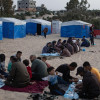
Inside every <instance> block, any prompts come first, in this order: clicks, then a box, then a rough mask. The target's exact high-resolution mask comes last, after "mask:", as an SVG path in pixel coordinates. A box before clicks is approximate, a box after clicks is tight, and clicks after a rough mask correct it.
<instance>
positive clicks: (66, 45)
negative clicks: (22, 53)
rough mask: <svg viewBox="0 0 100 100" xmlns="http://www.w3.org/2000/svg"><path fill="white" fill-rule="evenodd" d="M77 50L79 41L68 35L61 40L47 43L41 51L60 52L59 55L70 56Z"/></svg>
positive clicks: (78, 49)
mask: <svg viewBox="0 0 100 100" xmlns="http://www.w3.org/2000/svg"><path fill="white" fill-rule="evenodd" d="M79 51H80V43H79V41H78V39H75V38H74V37H73V38H72V37H70V38H69V39H68V40H64V41H63V42H62V40H61V39H59V40H58V41H52V42H49V43H47V45H46V46H44V47H43V50H42V53H60V55H61V56H65V57H70V56H71V55H73V54H74V53H77V52H79Z"/></svg>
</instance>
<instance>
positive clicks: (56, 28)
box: [52, 21, 62, 33]
mask: <svg viewBox="0 0 100 100" xmlns="http://www.w3.org/2000/svg"><path fill="white" fill-rule="evenodd" d="M61 23H62V22H61V21H52V33H60V30H61Z"/></svg>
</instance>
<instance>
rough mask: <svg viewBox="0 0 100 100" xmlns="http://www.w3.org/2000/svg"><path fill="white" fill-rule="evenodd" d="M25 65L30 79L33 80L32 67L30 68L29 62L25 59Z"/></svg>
mask: <svg viewBox="0 0 100 100" xmlns="http://www.w3.org/2000/svg"><path fill="white" fill-rule="evenodd" d="M23 64H25V66H26V67H27V71H28V73H29V75H30V79H31V78H32V71H31V67H30V66H29V60H27V59H25V60H23Z"/></svg>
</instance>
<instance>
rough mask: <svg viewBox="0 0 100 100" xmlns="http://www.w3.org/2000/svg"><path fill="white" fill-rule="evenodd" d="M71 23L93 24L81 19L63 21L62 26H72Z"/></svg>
mask: <svg viewBox="0 0 100 100" xmlns="http://www.w3.org/2000/svg"><path fill="white" fill-rule="evenodd" d="M70 25H88V26H92V24H90V23H87V22H83V21H80V20H74V21H68V22H64V23H62V25H61V26H70Z"/></svg>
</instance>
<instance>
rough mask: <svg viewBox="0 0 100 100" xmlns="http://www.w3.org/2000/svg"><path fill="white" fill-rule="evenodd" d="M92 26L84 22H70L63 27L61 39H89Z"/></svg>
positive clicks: (63, 24)
mask: <svg viewBox="0 0 100 100" xmlns="http://www.w3.org/2000/svg"><path fill="white" fill-rule="evenodd" d="M91 25H92V24H90V23H86V22H83V21H77V20H75V21H68V22H64V23H62V25H61V37H76V38H82V37H83V36H85V37H86V38H88V37H89V34H90V26H91Z"/></svg>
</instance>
